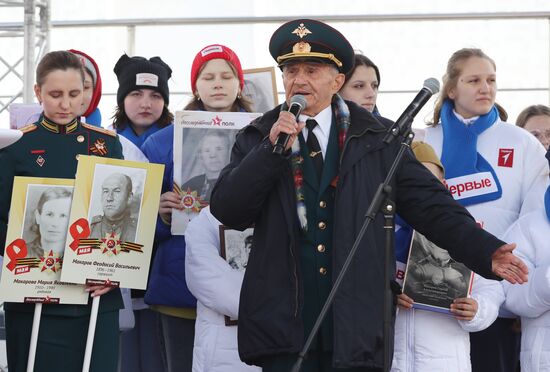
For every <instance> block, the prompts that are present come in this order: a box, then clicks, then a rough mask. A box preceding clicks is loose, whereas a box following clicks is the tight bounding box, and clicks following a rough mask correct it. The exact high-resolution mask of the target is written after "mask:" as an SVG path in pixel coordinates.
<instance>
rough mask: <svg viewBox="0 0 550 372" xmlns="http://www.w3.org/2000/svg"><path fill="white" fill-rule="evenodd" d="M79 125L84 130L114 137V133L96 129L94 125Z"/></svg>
mask: <svg viewBox="0 0 550 372" xmlns="http://www.w3.org/2000/svg"><path fill="white" fill-rule="evenodd" d="M81 124H82V126H83V127H84V128H86V129H89V130H93V131H94V132H99V133H103V134H106V135H108V136H111V137H116V133H115V132H113V131H112V130H109V129H105V128H100V127H96V126H95V125H90V124H86V123H81Z"/></svg>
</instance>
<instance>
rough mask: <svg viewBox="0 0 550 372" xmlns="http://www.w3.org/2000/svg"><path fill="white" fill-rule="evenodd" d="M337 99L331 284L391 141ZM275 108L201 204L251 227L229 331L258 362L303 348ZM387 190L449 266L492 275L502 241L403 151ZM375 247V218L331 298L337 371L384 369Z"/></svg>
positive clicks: (286, 164)
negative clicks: (342, 137)
mask: <svg viewBox="0 0 550 372" xmlns="http://www.w3.org/2000/svg"><path fill="white" fill-rule="evenodd" d="M346 103H347V104H348V106H349V109H350V115H351V125H350V128H349V131H348V135H347V139H346V143H345V145H344V149H343V152H342V154H341V158H340V171H339V180H338V183H337V188H336V195H335V218H334V222H335V225H334V240H333V247H332V252H333V257H332V259H333V280H334V279H335V278H336V276H337V274H338V272H339V271H340V270H341V267H342V265H343V263H344V261H345V259H346V257H347V255H348V252H349V251H350V249H351V247H352V245H353V242H354V240H355V237H356V236H357V234H358V232H359V230H360V228H361V226H362V223H363V220H364V215H365V212H366V210H367V208H368V206H369V203H370V201H371V198H372V197H373V195H374V194H375V192H376V190H377V187H378V185H379V184H380V183H381V182H382V181H383V180H384V177H385V175H386V174H387V172H388V170H389V168H390V166H391V163H392V161H393V159H394V157H395V154H396V153H397V151H398V149H399V145H400V144H399V143H398V141H394V142H393V143H392V144H390V145H385V144H384V143H383V142H382V138H383V136H384V134H385V133H386V131H387V128H388V126H389V125H390V124H391V122H389V121H388V120H386V119H382V118H378V119H377V118H375V117H374V116H372V115H371V114H370V113H369V112H367V111H366V110H364V109H362V108H360V107H359V106H357V105H355V104H354V103H351V102H346ZM279 111H280V107H277V108H275V109H274V110H272V111H269V112H267V113H265V114H264V115H263V116H262V117H260V118H258V119H257V120H256V121H255V122H253V123H252V124H251V125H249V126H248V127H246V128H245V129H243V131H242V132H241V133H240V134H239V135H238V136H237V140H236V143H235V146H234V147H233V150H232V155H231V161H230V163H229V165H228V166H227V167H226V168H225V169H224V170H223V171H222V172H221V174H220V178H219V180H218V183H217V184H216V186H215V188H214V190H213V192H212V199H211V206H210V208H211V211H212V213H213V215H214V216H216V218H217V219H218V220H220V221H221V222H223V223H224V224H226V225H228V226H230V227H232V228H238V229H244V228H246V227H248V226H250V225H252V224H254V225H255V231H254V245H253V248H252V250H251V253H250V257H249V261H248V265H247V269H246V274H245V277H244V282H243V286H242V289H241V296H240V308H239V329H238V339H239V340H238V341H239V353H240V356H241V359H242V360H243V361H245V362H246V363H249V364H260V363H261V358H262V357H264V356H267V355H274V354H280V353H297V352H299V351H300V349H301V348H302V346H303V344H304V334H303V325H302V317H301V310H302V299H303V288H302V282H301V278H300V275H301V274H300V265H299V262H298V257H299V254H298V252H297V250H298V249H299V246H298V241H299V234H300V231H299V224H298V218H297V213H296V196H295V189H294V181H293V178H292V172H291V166H290V161H289V158H286V157H281V156H278V155H274V154H273V153H272V149H273V146H272V145H271V142H270V141H269V138H268V136H269V131H270V129H271V126H272V125H273V124H274V123H275V121H276V120H277V118H278V115H279ZM392 186H393V200H395V201H396V206H397V213H399V215H400V216H401V217H403V218H404V219H405V220H406V221H407V222H408V223H409V224H410V225H412V226H413V227H414V228H415V229H417V230H418V231H420V232H421V233H422V234H424V235H425V236H427V237H428V238H429V239H430V240H431V241H433V242H434V243H435V244H437V245H438V246H440V247H443V248H445V249H447V250H448V251H449V252H450V254H451V256H452V257H453V258H454V259H456V260H457V261H460V262H463V263H465V264H466V265H467V266H468V267H469V268H471V269H473V270H474V271H475V272H477V273H479V274H480V275H482V276H484V277H487V278H492V279H494V278H495V276H494V275H493V273H492V272H491V254H492V253H493V252H494V251H495V250H496V249H497V248H498V247H499V246H501V245H503V244H504V243H503V242H502V241H500V240H499V239H497V238H495V237H494V236H492V235H490V234H489V233H487V232H485V231H484V230H482V229H480V228H479V227H478V226H477V225H476V223H475V221H474V219H473V218H472V217H471V216H470V214H469V213H468V212H467V211H466V209H464V208H463V207H461V206H460V205H459V204H458V203H456V202H455V201H454V200H453V198H452V197H451V195H450V194H449V193H448V192H447V190H446V189H445V188H444V187H443V185H442V184H441V183H440V182H439V181H438V180H437V179H436V178H435V177H433V176H432V175H431V173H430V172H429V171H428V170H426V168H425V167H424V166H423V165H421V164H420V163H419V162H418V161H417V160H416V159H415V158H414V155H413V154H412V152H410V151H407V152H406V154H405V157H404V159H403V162H402V163H401V166H400V167H399V169H398V171H397V174H396V177H395V181H394V184H393V185H392ZM383 250H384V231H383V217H382V216H378V217H377V218H376V219H375V221H374V224H373V225H372V226H370V228H369V230H368V232H367V234H366V235H365V236H364V238H363V240H362V242H361V245H360V247H359V249H358V251H357V253H356V256H355V259H354V262H353V263H352V264H351V267H350V270H349V271H348V273H347V275H346V277H345V278H344V280H343V282H342V286H341V288H340V291H339V292H338V294H337V295H336V297H335V300H334V304H333V314H334V315H333V316H334V356H333V358H334V359H333V362H334V365H335V366H337V367H341V368H349V367H360V366H364V367H376V368H382V366H383V340H382V334H383V289H384V278H383V276H384V275H383V263H384V251H383ZM394 261H395V260H394ZM391 272H395V271H394V270H393V271H391ZM392 279H393V278H388V280H392Z"/></svg>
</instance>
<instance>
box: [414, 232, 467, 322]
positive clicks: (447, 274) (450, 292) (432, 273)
mask: <svg viewBox="0 0 550 372" xmlns="http://www.w3.org/2000/svg"><path fill="white" fill-rule="evenodd" d="M472 282H473V272H472V271H471V270H470V269H468V268H467V267H466V266H464V265H463V264H461V263H459V262H457V261H455V260H453V259H452V258H451V256H450V255H449V253H448V252H447V251H446V250H444V249H442V248H440V247H438V246H437V245H435V244H434V243H432V242H431V241H429V240H428V239H427V238H426V237H425V236H424V235H422V234H420V233H419V232H418V231H415V232H414V234H413V238H412V241H411V248H410V251H409V259H408V261H407V270H406V272H405V279H404V284H403V293H405V294H406V295H407V296H409V297H410V298H412V299H413V300H414V305H413V306H414V307H415V308H419V309H424V310H431V311H437V312H443V313H450V306H451V304H452V302H453V300H454V299H456V298H464V297H468V296H469V295H470V292H471V288H472Z"/></svg>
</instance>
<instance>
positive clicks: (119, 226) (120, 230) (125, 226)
mask: <svg viewBox="0 0 550 372" xmlns="http://www.w3.org/2000/svg"><path fill="white" fill-rule="evenodd" d="M113 232H114V233H115V234H117V235H118V236H119V237H120V240H121V241H122V242H132V243H134V242H135V241H136V232H137V220H136V219H135V218H132V216H131V215H130V214H129V213H127V214H126V216H124V217H123V218H122V219H121V220H120V221H117V222H109V220H108V219H107V218H105V216H94V217H92V221H91V222H90V238H95V239H102V238H105V235H107V234H111V233H113Z"/></svg>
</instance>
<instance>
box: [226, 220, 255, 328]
mask: <svg viewBox="0 0 550 372" xmlns="http://www.w3.org/2000/svg"><path fill="white" fill-rule="evenodd" d="M253 236H254V228H252V227H250V228H248V229H246V230H244V231H239V230H233V229H230V228H229V227H227V226H224V225H220V256H222V257H223V259H224V260H225V261H226V262H227V263H228V264H229V266H231V267H232V268H233V269H235V270H239V271H244V270H246V265H247V264H248V256H249V255H250V249H251V248H252V239H253ZM236 324H237V319H232V318H230V317H229V316H227V315H226V316H225V325H227V326H230V325H236Z"/></svg>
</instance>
